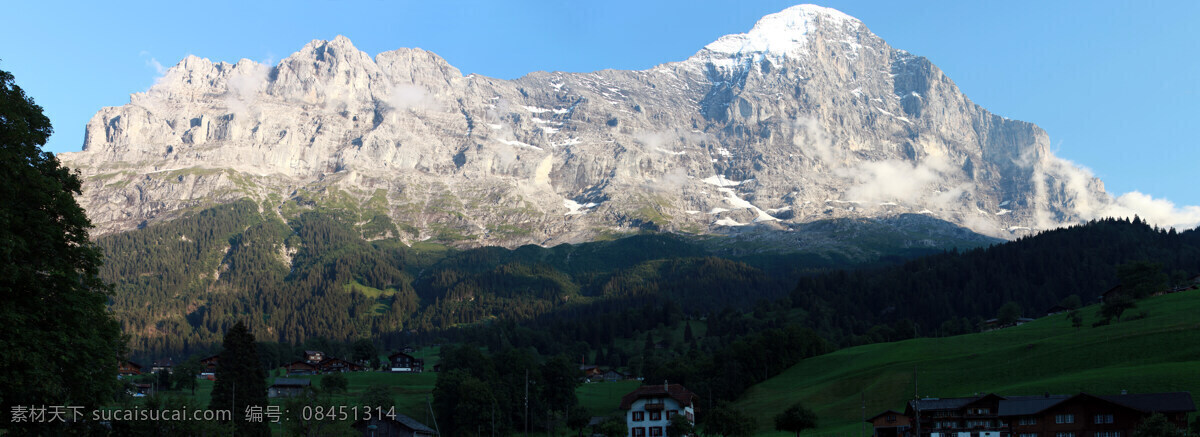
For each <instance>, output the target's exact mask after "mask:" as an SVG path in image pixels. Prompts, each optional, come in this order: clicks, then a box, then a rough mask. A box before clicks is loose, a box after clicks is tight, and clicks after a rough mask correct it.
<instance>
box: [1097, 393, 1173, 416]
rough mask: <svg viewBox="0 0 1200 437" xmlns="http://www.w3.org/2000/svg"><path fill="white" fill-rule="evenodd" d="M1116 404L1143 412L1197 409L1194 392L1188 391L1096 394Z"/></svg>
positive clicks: (1171, 411)
mask: <svg viewBox="0 0 1200 437" xmlns="http://www.w3.org/2000/svg"><path fill="white" fill-rule="evenodd" d="M1096 397H1098V398H1100V399H1104V400H1106V401H1109V402H1112V403H1114V404H1119V405H1124V406H1126V407H1129V408H1133V409H1135V410H1138V411H1141V412H1143V413H1150V412H1157V413H1184V412H1192V411H1196V404H1194V403H1192V394H1191V393H1189V392H1186V391H1179V392H1170V393H1137V394H1124V395H1108V396H1096Z"/></svg>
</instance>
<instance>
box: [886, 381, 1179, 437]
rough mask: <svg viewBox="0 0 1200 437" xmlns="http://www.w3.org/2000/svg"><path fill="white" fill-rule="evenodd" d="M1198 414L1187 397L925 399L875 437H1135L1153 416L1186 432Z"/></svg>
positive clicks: (890, 419)
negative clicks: (1189, 419)
mask: <svg viewBox="0 0 1200 437" xmlns="http://www.w3.org/2000/svg"><path fill="white" fill-rule="evenodd" d="M1193 411H1195V406H1194V404H1193V403H1192V396H1191V394H1189V393H1187V392H1175V393H1146V394H1120V395H1111V396H1096V395H1091V394H1087V393H1080V394H1077V395H1051V394H1044V395H1041V396H1000V395H996V394H986V395H979V396H970V397H960V398H941V399H939V398H924V399H919V400H914V401H910V402H909V403H908V406H907V408H906V409H905V411H904V413H903V414H898V413H897V412H895V411H890V410H889V411H885V412H883V413H881V414H879V415H877V416H875V417H872V418H871V419H868V420H867V422H870V423H871V424H872V425H873V426H874V428H875V437H1001V436H1003V437H1130V436H1132V435H1133V430H1134V428H1136V427H1137V425H1138V424H1140V423H1141V421H1142V420H1145V419H1146V418H1147V417H1149V416H1150V415H1151V414H1154V413H1161V414H1163V415H1165V416H1166V417H1167V419H1168V420H1169V421H1170V422H1171V423H1173V424H1175V426H1177V427H1179V428H1180V429H1185V428H1186V426H1187V415H1188V413H1190V412H1193Z"/></svg>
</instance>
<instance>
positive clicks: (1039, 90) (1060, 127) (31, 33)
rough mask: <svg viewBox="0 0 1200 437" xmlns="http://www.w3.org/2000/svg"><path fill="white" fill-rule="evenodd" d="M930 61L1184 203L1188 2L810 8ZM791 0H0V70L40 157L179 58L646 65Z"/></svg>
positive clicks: (1125, 178)
mask: <svg viewBox="0 0 1200 437" xmlns="http://www.w3.org/2000/svg"><path fill="white" fill-rule="evenodd" d="M817 3H818V4H821V5H823V6H829V7H833V8H836V9H839V10H841V11H843V12H846V13H847V14H850V15H852V16H855V17H857V18H859V19H861V20H862V21H863V22H864V23H866V25H867V27H869V28H870V29H871V30H872V31H873V32H875V33H876V34H878V35H879V36H881V37H883V38H884V39H885V40H886V41H888V42H889V43H890V44H891V45H892V46H893V47H897V48H901V49H904V50H908V51H909V52H912V53H914V54H917V55H921V56H925V57H927V58H929V59H930V60H932V61H933V63H934V64H936V65H938V66H939V67H941V68H942V70H944V71H945V72H946V74H947V75H948V76H949V77H950V78H951V79H953V80H954V81H955V82H956V83H957V84H958V85H959V87H960V88H962V89H963V91H964V92H965V93H966V94H967V96H968V97H970V98H971V99H972V100H974V101H975V102H976V103H978V104H980V105H982V106H984V107H985V108H987V109H988V110H990V111H992V112H994V113H996V114H999V115H1003V116H1005V117H1009V118H1015V119H1020V120H1026V121H1030V122H1033V123H1036V124H1038V125H1039V126H1041V127H1042V128H1044V129H1046V131H1047V132H1049V134H1050V138H1051V142H1052V144H1053V145H1054V147H1055V151H1056V153H1057V154H1058V155H1059V156H1060V157H1062V158H1066V159H1069V160H1071V161H1074V162H1075V163H1077V164H1080V165H1082V166H1085V167H1087V168H1090V169H1092V170H1093V171H1094V172H1095V174H1096V175H1097V176H1099V177H1100V178H1101V179H1103V180H1104V182H1105V185H1106V188H1107V189H1108V191H1109V192H1110V193H1113V194H1114V195H1119V194H1121V193H1125V192H1129V191H1140V192H1143V193H1147V194H1150V195H1153V196H1154V197H1156V198H1166V199H1169V200H1171V201H1173V202H1175V203H1176V204H1179V205H1200V191H1197V190H1194V189H1193V187H1195V186H1196V185H1197V183H1196V180H1197V166H1198V164H1200V140H1198V139H1197V138H1198V137H1200V135H1197V132H1196V129H1195V128H1194V127H1193V125H1194V124H1195V120H1197V119H1198V118H1200V103H1198V102H1200V100H1198V98H1200V95H1198V94H1200V93H1198V91H1200V33H1198V32H1197V31H1196V30H1194V28H1195V25H1196V23H1200V2H1194V1H1179V2H1136V3H1135V2H1108V1H1098V2H1073V1H1072V2H1068V1H1054V2H1042V1H1037V2H1034V1H1003V2H999V1H991V2H982V1H981V2H951V1H914V2H908V1H880V2H868V1H855V2H849V1H825V2H817ZM793 4H795V3H794V2H784V1H744V2H716V1H703V0H688V1H669V2H668V1H645V0H642V1H623V0H620V1H603V2H584V1H555V2H552V1H544V2H533V1H510V2H484V1H442V2H430V1H421V2H409V1H363V2H348V1H289V2H278V3H275V2H258V1H240V2H226V1H206V2H78V3H65V2H57V1H25V2H11V3H10V4H8V5H6V6H5V9H6V11H5V14H6V15H7V16H8V17H10V18H9V19H7V20H6V23H5V26H4V27H0V41H5V44H4V46H3V48H0V69H3V70H7V71H10V72H12V73H13V74H15V75H16V79H17V83H18V84H19V85H21V86H22V87H23V88H25V90H26V92H27V93H28V94H30V95H32V96H33V97H34V98H35V99H36V100H37V102H38V103H39V104H41V105H42V106H43V107H44V108H45V109H46V112H47V114H48V115H49V117H50V119H51V121H52V122H53V123H54V126H55V131H56V134H55V135H54V136H53V137H52V138H51V140H50V144H48V146H47V148H48V149H49V150H51V151H54V152H65V151H75V150H79V149H80V148H81V147H82V141H83V128H84V125H85V124H86V123H87V121H88V119H89V118H91V116H92V114H94V113H95V112H96V111H97V110H98V109H100V108H101V107H103V106H117V105H122V104H125V103H127V102H128V101H129V94H131V93H135V92H140V91H144V90H146V89H147V88H148V87H149V86H150V85H151V84H153V83H154V80H155V78H156V77H157V76H158V75H159V71H158V67H157V66H156V65H155V63H156V62H157V63H158V64H161V65H162V66H165V67H170V66H171V65H174V64H175V63H177V62H178V61H179V60H180V59H182V58H183V57H184V56H186V55H188V54H194V55H197V56H201V57H206V58H210V59H213V60H215V61H229V62H235V61H237V60H238V59H240V58H249V59H252V60H256V61H268V62H275V61H278V60H279V59H281V58H283V57H286V56H288V55H289V54H291V53H292V52H294V51H296V50H298V49H300V47H302V46H303V45H304V44H305V43H307V42H308V41H310V40H313V39H331V38H333V37H334V36H336V35H339V34H342V35H346V36H348V37H349V38H350V39H351V40H352V41H353V42H354V44H355V45H356V46H357V47H358V48H359V49H361V50H363V51H366V52H367V53H369V54H371V55H372V56H373V55H375V54H378V53H379V52H382V51H387V50H392V49H395V48H399V47H420V48H423V49H427V50H431V51H433V52H435V53H437V54H439V55H441V56H442V57H444V58H446V59H447V60H448V61H449V62H450V63H451V64H452V65H454V66H456V67H458V68H459V69H461V70H462V71H463V72H464V73H478V74H482V75H486V76H493V77H499V78H514V77H519V76H521V75H523V74H525V73H527V72H530V71H537V70H546V71H553V70H559V71H593V70H598V69H605V68H616V69H645V68H649V67H651V66H653V65H656V64H660V63H664V62H670V61H678V60H682V59H684V58H686V57H688V56H690V55H691V54H692V53H694V52H696V51H697V50H699V49H700V48H701V47H703V46H704V45H705V44H707V43H709V42H711V41H713V40H715V39H717V38H718V37H720V36H721V35H724V34H729V33H739V32H745V31H747V30H749V29H750V28H751V27H752V26H753V25H754V22H755V21H756V20H757V19H758V18H760V17H761V16H763V15H766V14H769V13H773V12H777V11H779V10H782V9H784V8H786V7H788V6H791V5H793Z"/></svg>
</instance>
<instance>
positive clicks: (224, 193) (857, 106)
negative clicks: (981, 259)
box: [60, 5, 1111, 247]
mask: <svg viewBox="0 0 1200 437" xmlns="http://www.w3.org/2000/svg"><path fill="white" fill-rule="evenodd" d="M1048 146H1049V141H1048V138H1047V135H1046V133H1045V132H1044V131H1043V130H1041V129H1039V128H1038V127H1037V126H1035V125H1033V124H1031V123H1027V122H1023V121H1017V120H1010V119H1007V118H1004V117H1001V116H998V115H994V114H991V113H989V112H987V111H986V110H985V109H983V108H982V107H980V106H978V105H976V104H974V103H972V102H971V101H970V100H969V99H968V98H967V97H966V96H964V95H963V94H962V92H961V91H960V90H959V89H958V87H957V86H955V84H954V83H953V82H952V81H951V80H950V79H949V78H948V77H946V76H945V75H944V74H943V73H942V71H941V70H939V69H938V68H937V67H936V66H934V65H933V64H932V63H931V62H930V61H929V60H927V59H925V58H922V57H920V56H915V55H912V54H910V53H908V52H905V51H903V50H899V49H895V48H892V47H891V46H889V45H888V44H887V43H886V42H884V41H883V40H882V39H880V38H879V37H878V36H876V35H875V34H873V33H871V32H870V30H868V29H867V27H866V26H865V25H864V24H863V23H862V22H860V21H859V20H857V19H854V18H852V17H850V16H847V15H845V14H843V13H841V12H838V11H835V10H833V9H828V8H822V7H818V6H812V5H800V6H795V7H791V8H788V9H786V10H783V11H781V12H779V13H776V14H771V15H768V16H766V17H763V18H762V19H761V20H760V21H759V22H758V23H757V24H755V26H754V27H753V29H751V30H750V31H749V32H747V33H744V34H737V35H726V36H723V37H721V38H720V39H718V40H717V41H714V42H713V43H711V44H709V45H707V46H705V47H703V48H702V49H700V50H699V51H698V52H697V53H696V54H695V55H693V56H692V57H690V58H688V59H686V60H683V61H680V62H670V63H665V64H662V65H659V66H656V67H654V68H651V69H649V70H645V71H620V70H603V71H598V72H592V73H563V72H552V73H546V72H536V73H531V74H529V75H527V76H525V77H522V78H519V79H515V80H500V79H493V78H488V77H484V76H480V75H475V74H469V75H466V76H464V75H463V74H462V73H461V72H460V71H459V70H458V69H456V68H454V67H453V66H451V65H450V64H449V63H447V62H446V60H444V59H442V58H440V57H438V56H437V55H435V54H433V53H430V52H427V51H424V50H420V49H399V50H395V51H390V52H384V53H381V54H379V55H378V56H376V57H375V58H374V59H372V58H371V57H370V56H368V55H367V54H366V53H364V52H362V51H359V50H358V49H356V48H355V47H354V45H353V44H352V43H351V42H350V40H349V39H347V38H345V37H341V36H339V37H337V38H335V39H333V40H331V41H320V40H317V41H312V42H310V43H308V44H307V45H305V46H304V47H303V48H302V49H300V51H298V52H296V53H293V54H292V55H291V56H289V57H287V58H286V59H283V60H282V61H280V62H279V64H278V65H275V66H268V65H263V64H259V63H255V62H252V61H249V60H245V59H243V60H241V61H239V62H238V63H236V64H229V63H224V62H218V63H214V62H211V61H209V60H207V59H202V58H197V57H188V58H186V59H184V60H183V61H182V62H180V63H179V64H178V65H176V66H174V67H172V68H171V69H169V70H168V71H167V72H166V73H165V75H164V76H163V77H162V78H161V79H160V80H159V81H158V82H157V83H156V84H155V85H154V86H153V87H151V88H150V89H149V90H148V91H147V92H145V93H138V94H134V95H133V96H132V97H131V99H130V103H129V104H127V105H124V106H121V107H109V108H104V109H102V110H101V111H99V112H98V113H97V114H96V115H95V116H94V117H93V118H92V120H91V121H90V122H89V123H88V126H87V132H86V135H85V140H84V150H83V151H81V152H75V153H65V154H61V155H60V158H61V159H62V161H63V162H64V163H65V164H66V165H67V166H69V167H71V168H75V169H78V170H79V171H80V172H81V173H82V174H83V175H84V177H85V178H86V182H85V188H84V192H83V195H82V197H81V198H80V199H79V200H80V202H81V204H82V205H84V207H85V208H86V209H87V211H88V214H89V216H90V218H91V219H92V221H93V222H94V223H95V224H96V225H97V227H98V229H97V233H99V234H107V233H114V232H120V231H125V230H130V229H135V228H138V227H143V226H145V225H147V224H150V223H154V222H161V221H166V220H171V219H174V218H178V217H181V216H184V215H186V214H188V213H191V212H195V211H199V210H201V209H204V208H208V207H211V206H214V205H218V204H226V203H230V202H234V201H237V200H239V199H244V198H249V199H252V200H253V201H254V202H255V203H256V204H257V205H258V206H259V208H260V209H261V210H262V211H273V213H274V214H276V215H278V216H279V217H280V218H282V219H283V220H284V221H288V220H292V219H295V218H296V217H298V216H299V215H300V214H301V213H302V212H304V211H307V210H313V209H321V208H328V209H336V210H340V211H344V212H347V213H349V214H350V215H351V216H352V217H353V219H354V220H356V221H357V222H358V223H360V224H364V225H369V226H368V227H369V228H370V229H372V230H373V232H374V234H373V235H370V236H369V237H370V238H389V237H392V238H398V239H400V240H402V241H405V242H406V243H411V242H413V241H421V240H427V239H434V240H438V241H443V242H452V243H453V244H455V245H459V246H465V247H474V246H483V245H501V246H506V247H516V246H520V245H523V244H528V243H535V244H541V245H547V246H548V245H553V244H557V243H561V242H581V241H590V240H594V239H597V238H603V237H606V236H608V235H612V234H614V233H615V234H621V233H627V232H632V231H639V230H647V229H648V230H657V231H674V232H684V233H692V234H735V235H747V234H755V235H761V234H765V235H771V236H773V237H770V238H776V237H778V238H781V239H782V241H792V239H794V238H797V237H794V236H789V234H792V235H794V234H798V233H799V232H788V231H795V230H797V229H801V228H802V226H803V225H804V224H806V223H810V222H815V221H819V220H830V219H851V220H860V219H875V218H888V217H897V216H901V215H902V214H924V215H929V216H932V217H934V218H937V219H939V220H942V221H945V222H947V223H949V224H953V225H957V226H962V227H966V228H969V229H971V230H973V231H974V232H977V233H981V234H985V235H990V236H994V237H1001V238H1014V237H1015V236H1018V235H1022V234H1023V233H1024V232H1028V231H1029V230H1031V229H1045V228H1049V227H1053V226H1056V225H1059V224H1062V223H1069V222H1075V221H1079V220H1081V219H1087V218H1090V217H1091V216H1092V215H1093V214H1094V213H1093V211H1095V210H1096V208H1097V206H1098V205H1104V204H1105V203H1106V202H1111V197H1110V196H1109V195H1108V194H1106V193H1105V192H1104V188H1103V185H1102V184H1101V182H1100V181H1099V180H1097V179H1094V178H1091V177H1090V176H1086V173H1085V172H1081V171H1079V169H1077V168H1076V167H1074V166H1073V165H1072V164H1070V163H1069V162H1067V161H1064V160H1061V159H1059V158H1056V157H1055V156H1054V155H1053V154H1052V153H1051V152H1050V151H1049V149H1048ZM951 228H952V227H951ZM748 231H749V232H748ZM758 231H766V232H758ZM776 231H778V232H776Z"/></svg>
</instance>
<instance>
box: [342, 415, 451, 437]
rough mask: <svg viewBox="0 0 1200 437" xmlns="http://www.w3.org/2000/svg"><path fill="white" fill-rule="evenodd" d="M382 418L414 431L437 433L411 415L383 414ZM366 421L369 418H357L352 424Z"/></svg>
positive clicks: (356, 424)
mask: <svg viewBox="0 0 1200 437" xmlns="http://www.w3.org/2000/svg"><path fill="white" fill-rule="evenodd" d="M379 419H381V418H376V419H374V420H379ZM382 419H383V420H391V421H393V422H396V423H399V424H400V425H401V426H404V427H406V428H408V429H411V430H413V431H415V432H419V433H423V434H434V435H436V434H437V431H434V430H432V429H430V428H429V427H428V426H425V424H423V423H421V422H418V421H417V420H416V419H413V418H411V417H408V416H405V415H403V414H400V413H396V418H395V419H392V418H389V417H387V416H383V417H382ZM368 422H370V421H369V420H359V421H357V422H354V426H355V427H358V426H359V425H361V424H364V423H368Z"/></svg>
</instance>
